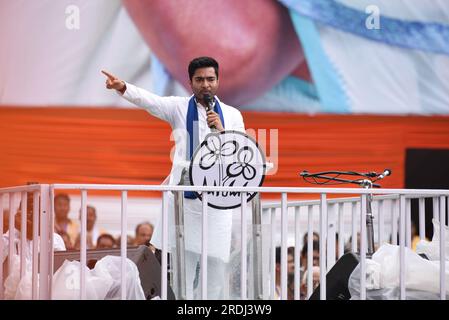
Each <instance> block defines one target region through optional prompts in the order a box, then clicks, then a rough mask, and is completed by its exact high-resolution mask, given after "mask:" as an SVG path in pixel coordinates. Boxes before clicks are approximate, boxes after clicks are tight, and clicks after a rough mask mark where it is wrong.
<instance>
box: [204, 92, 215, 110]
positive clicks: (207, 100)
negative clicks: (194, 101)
mask: <svg viewBox="0 0 449 320" xmlns="http://www.w3.org/2000/svg"><path fill="white" fill-rule="evenodd" d="M203 100H204V102H205V103H206V111H210V110H212V108H213V106H214V101H213V100H212V98H211V96H210V95H209V94H208V93H205V94H203Z"/></svg>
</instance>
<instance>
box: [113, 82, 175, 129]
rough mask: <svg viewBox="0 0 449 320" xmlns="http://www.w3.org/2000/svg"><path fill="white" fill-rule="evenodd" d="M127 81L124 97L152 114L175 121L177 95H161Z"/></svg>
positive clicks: (170, 121) (171, 121)
mask: <svg viewBox="0 0 449 320" xmlns="http://www.w3.org/2000/svg"><path fill="white" fill-rule="evenodd" d="M125 83H126V91H125V93H124V94H123V95H122V97H123V98H124V99H126V100H128V101H129V102H131V103H132V104H135V105H136V106H138V107H141V108H143V109H145V110H147V111H148V112H149V113H150V114H151V115H153V116H155V117H157V118H159V119H161V120H165V121H167V122H169V123H173V115H174V113H175V108H176V103H174V100H175V99H176V97H161V96H158V95H156V94H154V93H151V92H149V91H147V90H145V89H142V88H139V87H136V86H135V85H133V84H130V83H127V82H125Z"/></svg>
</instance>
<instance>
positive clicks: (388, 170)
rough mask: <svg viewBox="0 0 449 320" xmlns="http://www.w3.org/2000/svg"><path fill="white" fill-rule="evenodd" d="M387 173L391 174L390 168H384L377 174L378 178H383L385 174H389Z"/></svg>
mask: <svg viewBox="0 0 449 320" xmlns="http://www.w3.org/2000/svg"><path fill="white" fill-rule="evenodd" d="M389 175H391V170H390V169H385V170H384V172H382V173H381V174H380V175H379V178H378V179H383V178H385V177H386V176H389Z"/></svg>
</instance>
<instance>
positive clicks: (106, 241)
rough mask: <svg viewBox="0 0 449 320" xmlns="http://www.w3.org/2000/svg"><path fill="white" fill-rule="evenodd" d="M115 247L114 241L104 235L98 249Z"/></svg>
mask: <svg viewBox="0 0 449 320" xmlns="http://www.w3.org/2000/svg"><path fill="white" fill-rule="evenodd" d="M110 248H114V241H112V239H111V238H109V237H102V238H100V241H99V242H98V243H97V249H110Z"/></svg>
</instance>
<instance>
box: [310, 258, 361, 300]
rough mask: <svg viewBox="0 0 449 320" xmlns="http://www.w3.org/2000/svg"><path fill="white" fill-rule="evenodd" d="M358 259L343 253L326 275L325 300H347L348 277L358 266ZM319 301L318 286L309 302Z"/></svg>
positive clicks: (348, 294)
mask: <svg viewBox="0 0 449 320" xmlns="http://www.w3.org/2000/svg"><path fill="white" fill-rule="evenodd" d="M359 261H360V257H359V256H358V255H357V254H355V253H352V252H348V253H345V254H344V255H342V256H341V258H340V259H338V260H337V262H336V263H335V264H334V266H333V267H332V269H330V270H329V272H328V273H327V274H326V300H349V299H350V298H351V294H350V293H349V289H348V281H349V277H350V275H351V273H352V271H354V269H355V267H356V266H357V265H358V264H359ZM319 299H320V286H318V287H316V289H315V290H314V291H313V293H312V295H311V296H310V298H309V300H319Z"/></svg>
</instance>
